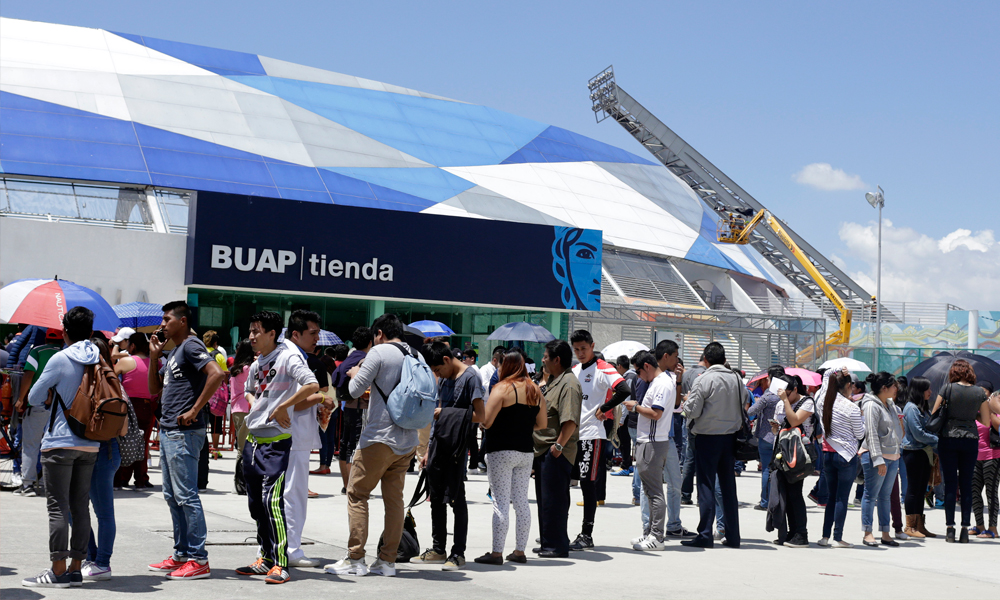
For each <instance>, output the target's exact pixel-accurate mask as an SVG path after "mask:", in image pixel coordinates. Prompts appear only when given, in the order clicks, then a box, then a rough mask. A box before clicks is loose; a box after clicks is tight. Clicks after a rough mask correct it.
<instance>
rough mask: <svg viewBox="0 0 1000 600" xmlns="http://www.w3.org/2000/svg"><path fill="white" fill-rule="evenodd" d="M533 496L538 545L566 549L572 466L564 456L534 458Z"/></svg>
mask: <svg viewBox="0 0 1000 600" xmlns="http://www.w3.org/2000/svg"><path fill="white" fill-rule="evenodd" d="M534 468H535V498H536V499H537V501H538V530H539V531H540V532H541V539H542V543H541V547H542V549H543V550H552V551H554V552H557V553H559V554H567V553H568V552H569V534H568V533H567V530H566V526H567V521H568V519H569V480H570V476H571V475H572V474H573V465H572V464H570V462H569V461H568V460H567V459H566V457H565V456H564V455H562V456H559V457H558V458H556V457H555V456H552V453H551V452H549V451H546V452H545V454H543V455H541V456H536V457H535V464H534Z"/></svg>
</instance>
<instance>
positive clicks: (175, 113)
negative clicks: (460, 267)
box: [0, 18, 767, 277]
mask: <svg viewBox="0 0 1000 600" xmlns="http://www.w3.org/2000/svg"><path fill="white" fill-rule="evenodd" d="M0 21H2V23H0V36H2V45H3V52H2V54H0V171H2V172H4V173H7V174H12V175H31V176H41V177H54V178H68V179H76V180H91V181H100V182H109V183H126V184H144V185H154V186H162V187H169V188H179V189H190V190H201V191H218V192H230V193H238V194H250V195H259V196H270V197H277V198H288V199H294V200H305V201H311V202H320V203H334V204H347V205H351V206H362V207H372V208H383V209H389V210H404V211H412V212H427V213H434V214H447V215H458V216H465V217H475V218H486V219H500V220H512V221H524V222H534V223H546V224H558V225H569V226H578V227H584V228H591V229H599V230H601V231H603V232H604V241H605V242H606V243H609V244H614V245H615V246H618V247H621V248H623V249H632V250H637V251H641V252H647V253H651V254H656V255H662V256H674V257H680V258H686V259H689V260H692V261H696V262H699V263H703V264H710V265H714V266H717V267H721V268H724V269H731V270H736V271H739V272H743V273H748V274H751V275H755V276H759V277H767V275H766V274H765V273H764V272H763V270H761V269H760V268H759V265H757V264H756V262H755V261H754V260H753V259H752V257H750V255H749V254H748V253H747V252H746V250H745V249H743V248H736V247H722V246H719V245H717V244H716V243H715V239H714V236H715V232H714V227H710V226H709V224H711V223H712V222H713V221H712V216H711V215H709V214H708V213H707V212H706V210H705V208H704V207H703V206H702V204H701V202H700V200H699V199H698V198H697V197H696V196H695V195H694V193H693V192H692V191H691V190H690V189H689V188H688V187H687V186H686V185H685V184H684V183H683V182H681V181H680V180H679V179H677V178H676V177H675V176H674V175H673V174H671V173H670V172H669V171H668V170H667V169H665V168H663V167H662V166H660V165H657V164H655V163H653V162H652V161H650V160H648V159H646V158H643V157H640V156H636V155H635V154H632V153H630V152H626V151H625V150H622V149H620V148H616V147H614V146H610V145H608V144H605V143H603V142H598V141H596V140H593V139H590V138H587V137H585V136H582V135H579V134H576V133H573V132H571V131H567V130H565V129H562V128H559V127H553V126H549V125H546V124H544V123H540V122H538V121H534V120H531V119H526V118H524V117H519V116H516V115H512V114H508V113H504V112H501V111H498V110H495V109H492V108H489V107H486V106H479V105H475V104H469V103H465V102H460V101H456V100H451V99H448V98H443V97H440V96H434V95H432V94H426V93H423V92H419V91H416V90H411V89H408V88H403V87H399V86H394V85H391V84H385V83H380V82H377V81H372V80H369V79H364V78H360V77H354V76H351V75H344V74H340V73H333V72H330V71H324V70H322V69H317V68H314V67H308V66H303V65H296V64H294V63H289V62H285V61H282V60H278V59H273V58H267V57H263V56H257V55H254V54H248V53H245V52H233V51H230V50H219V49H215V48H209V47H206V46H198V45H194V44H185V43H178V42H172V41H168V40H160V39H155V38H149V37H146V36H140V35H132V34H125V33H114V32H110V31H104V30H100V29H88V28H83V27H72V26H66V25H55V24H48V23H37V22H31V21H21V20H15V19H3V18H0Z"/></svg>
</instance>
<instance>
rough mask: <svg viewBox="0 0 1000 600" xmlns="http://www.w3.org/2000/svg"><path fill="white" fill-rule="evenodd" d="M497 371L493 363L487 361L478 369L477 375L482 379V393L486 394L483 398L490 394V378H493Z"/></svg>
mask: <svg viewBox="0 0 1000 600" xmlns="http://www.w3.org/2000/svg"><path fill="white" fill-rule="evenodd" d="M496 372H497V368H496V367H494V366H493V363H491V362H488V363H486V366H484V367H483V368H482V369H479V377H480V378H481V379H482V381H483V393H484V394H486V395H485V396H483V398H489V394H490V379H493V374H494V373H496Z"/></svg>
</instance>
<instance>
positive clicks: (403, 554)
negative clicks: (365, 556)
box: [376, 469, 427, 563]
mask: <svg viewBox="0 0 1000 600" xmlns="http://www.w3.org/2000/svg"><path fill="white" fill-rule="evenodd" d="M426 500H427V469H423V470H421V471H420V478H419V479H417V489H415V490H413V497H412V498H411V499H410V503H409V504H408V505H407V506H406V517H404V518H403V535H402V537H400V538H399V549H398V550H396V562H400V563H408V562H410V559H411V558H413V557H414V556H417V555H419V554H420V541H419V540H418V539H417V521H416V520H415V519H414V518H413V512H412V511H411V510H410V509H412V508H413V507H414V506H417V505H420V504H423V503H424V502H425V501H426ZM383 537H384V534H383V535H380V536H379V537H378V549H377V550H376V554H377V555H379V556H381V554H382V543H383Z"/></svg>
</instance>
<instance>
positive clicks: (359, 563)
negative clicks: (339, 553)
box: [323, 556, 368, 577]
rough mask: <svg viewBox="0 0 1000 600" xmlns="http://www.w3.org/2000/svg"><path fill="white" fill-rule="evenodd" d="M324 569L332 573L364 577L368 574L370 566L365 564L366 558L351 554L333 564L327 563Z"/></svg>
mask: <svg viewBox="0 0 1000 600" xmlns="http://www.w3.org/2000/svg"><path fill="white" fill-rule="evenodd" d="M323 570H324V571H326V572H327V573H330V574H331V575H354V576H355V577H364V576H365V575H367V574H368V566H367V565H366V564H365V559H363V558H359V559H353V558H351V557H350V556H345V557H344V558H342V559H340V560H338V561H337V562H335V563H333V564H330V565H326V566H325V567H323Z"/></svg>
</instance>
